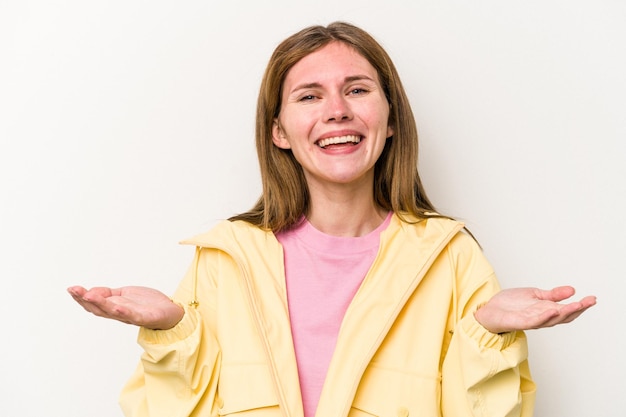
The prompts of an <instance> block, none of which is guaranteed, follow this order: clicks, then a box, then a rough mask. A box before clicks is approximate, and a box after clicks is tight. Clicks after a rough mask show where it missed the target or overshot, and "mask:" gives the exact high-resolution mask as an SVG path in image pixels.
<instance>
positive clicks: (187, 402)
mask: <svg viewBox="0 0 626 417" xmlns="http://www.w3.org/2000/svg"><path fill="white" fill-rule="evenodd" d="M206 252H208V251H207V250H201V249H200V248H197V249H196V257H195V259H194V262H193V264H192V266H191V267H190V269H189V271H188V273H187V274H186V276H185V278H184V279H183V281H182V282H181V284H180V285H179V288H178V289H177V291H176V293H175V295H174V297H173V300H174V301H175V302H178V303H179V304H181V305H182V306H183V307H184V308H185V315H184V317H183V319H182V320H181V321H180V322H179V323H178V324H177V325H176V326H175V327H174V328H172V329H169V330H150V329H146V328H140V330H139V335H138V339H137V340H138V343H139V345H140V346H141V347H142V348H143V349H144V352H143V354H142V356H141V360H140V362H139V364H138V366H137V368H136V370H135V372H134V374H133V375H132V377H131V378H130V380H129V381H128V382H127V383H126V385H125V386H124V388H123V389H122V392H121V395H120V406H121V408H122V411H123V412H124V415H125V416H127V417H196V416H203V417H205V416H206V417H208V416H216V415H217V408H216V405H215V402H216V401H215V397H216V389H217V378H218V375H219V367H220V357H221V355H220V349H219V344H218V343H217V340H216V339H215V314H214V313H215V300H214V299H213V298H214V297H215V281H214V280H213V279H212V278H211V277H214V276H215V275H212V274H213V273H214V272H215V271H212V270H211V266H210V265H211V262H210V261H209V260H208V259H207V258H208V256H207V253H206ZM196 284H197V287H196ZM196 294H198V295H201V297H200V298H199V299H197V300H196V298H195V296H196ZM191 301H198V305H197V306H195V307H194V306H192V305H189V304H190V302H191Z"/></svg>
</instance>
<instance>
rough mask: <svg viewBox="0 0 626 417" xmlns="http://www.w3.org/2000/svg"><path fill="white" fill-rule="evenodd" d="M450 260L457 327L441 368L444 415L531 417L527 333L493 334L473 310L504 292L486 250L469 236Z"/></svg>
mask: <svg viewBox="0 0 626 417" xmlns="http://www.w3.org/2000/svg"><path fill="white" fill-rule="evenodd" d="M461 236H462V237H460V238H458V239H455V241H453V242H452V244H451V249H450V251H449V256H450V257H451V262H452V264H453V265H454V267H455V269H456V277H455V279H456V281H455V283H454V289H453V308H454V310H455V312H454V316H455V321H456V324H455V325H454V331H453V335H452V338H451V340H450V345H449V347H448V351H447V354H446V357H445V360H444V363H443V366H442V411H443V415H444V416H446V417H447V416H452V417H462V416H463V417H465V416H467V417H469V416H471V417H531V416H532V415H533V407H534V399H535V385H534V383H533V382H532V379H531V376H530V371H529V367H528V361H527V358H528V347H527V341H526V336H525V334H524V333H523V332H521V331H520V332H511V333H504V334H493V333H490V332H489V331H487V330H486V329H485V328H483V327H482V326H481V325H480V324H479V323H478V322H477V321H476V319H475V318H474V314H473V313H474V311H476V309H477V308H478V307H479V306H480V305H481V304H483V303H485V302H487V301H488V300H489V299H490V298H491V297H492V296H493V295H494V294H495V293H497V292H498V291H499V290H500V287H499V284H498V281H497V279H496V276H495V274H494V273H493V270H492V268H491V266H490V265H489V263H488V262H487V260H486V259H485V257H484V255H483V254H482V251H481V250H480V248H479V247H478V245H477V244H475V242H473V241H472V240H471V239H470V238H469V237H467V236H466V235H461Z"/></svg>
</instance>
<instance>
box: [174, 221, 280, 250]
mask: <svg viewBox="0 0 626 417" xmlns="http://www.w3.org/2000/svg"><path fill="white" fill-rule="evenodd" d="M268 240H275V237H274V234H273V233H272V232H271V231H270V230H265V229H261V228H259V227H257V226H254V225H252V224H250V223H248V222H245V221H242V220H236V221H230V220H222V221H220V222H219V223H217V224H216V225H215V226H214V227H213V228H212V229H211V230H209V231H207V232H204V233H201V234H198V235H196V236H193V237H191V238H188V239H184V240H182V241H181V242H180V243H181V244H183V245H195V246H199V247H204V248H213V247H217V248H219V247H221V246H224V245H227V246H232V245H235V246H240V245H242V244H244V245H248V244H254V243H259V244H262V243H267V241H268Z"/></svg>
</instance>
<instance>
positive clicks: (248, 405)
mask: <svg viewBox="0 0 626 417" xmlns="http://www.w3.org/2000/svg"><path fill="white" fill-rule="evenodd" d="M216 401H217V406H218V414H219V415H220V416H255V417H256V416H258V417H265V416H268V417H269V416H277V415H279V409H278V397H277V396H276V392H275V391H274V383H273V381H272V375H271V373H270V370H269V369H268V367H267V365H265V364H222V369H221V371H220V379H219V382H218V387H217V399H216Z"/></svg>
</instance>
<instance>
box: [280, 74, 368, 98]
mask: <svg viewBox="0 0 626 417" xmlns="http://www.w3.org/2000/svg"><path fill="white" fill-rule="evenodd" d="M361 80H367V81H374V80H373V79H372V78H371V77H368V76H367V75H350V76H348V77H346V78H344V80H343V82H344V83H350V82H353V81H361ZM321 86H322V85H321V84H320V83H318V82H312V83H304V84H300V85H298V86H296V87H295V88H293V89H292V90H291V91H290V94H291V93H293V92H294V91H298V90H306V89H308V88H320V87H321Z"/></svg>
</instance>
